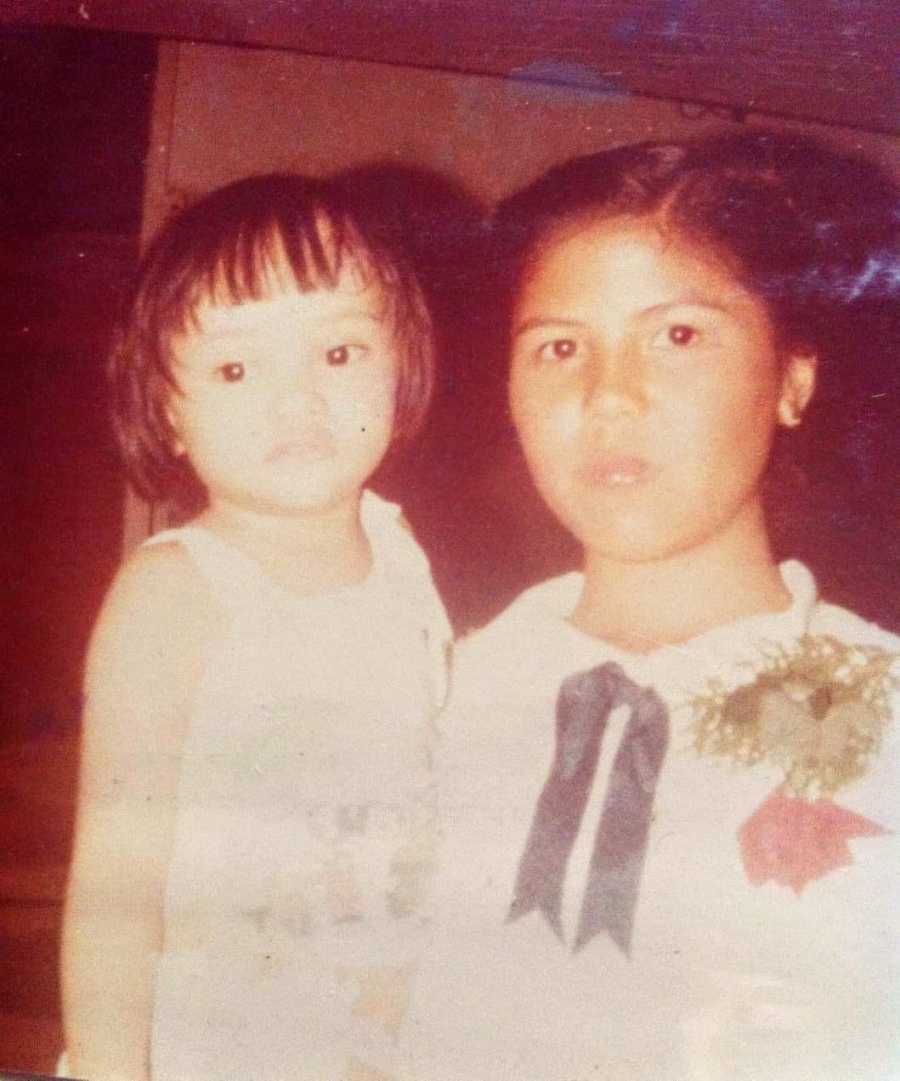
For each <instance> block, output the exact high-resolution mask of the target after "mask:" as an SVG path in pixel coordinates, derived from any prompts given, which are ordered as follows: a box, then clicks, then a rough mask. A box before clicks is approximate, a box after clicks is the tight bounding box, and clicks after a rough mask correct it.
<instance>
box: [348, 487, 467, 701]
mask: <svg viewBox="0 0 900 1081" xmlns="http://www.w3.org/2000/svg"><path fill="white" fill-rule="evenodd" d="M360 515H361V518H362V524H363V528H364V529H365V531H366V535H367V536H368V538H369V543H370V544H371V545H372V555H373V559H374V561H375V570H376V573H378V574H380V575H382V576H383V577H384V578H385V579H386V580H387V582H388V584H389V586H390V588H391V591H392V592H393V593H394V594H395V595H397V596H398V597H400V598H401V599H402V600H404V601H405V602H406V604H408V605H409V608H410V610H411V611H413V612H414V614H415V618H416V619H417V620H419V621H420V622H421V626H422V629H423V631H424V633H425V636H426V639H427V642H428V648H429V654H430V657H431V663H432V674H433V682H434V686H435V697H436V701H437V704H438V705H439V706H440V705H443V703H444V700H445V698H446V695H447V686H448V666H449V654H450V647H451V644H452V641H453V630H452V628H451V626H450V620H449V619H448V618H447V612H446V609H445V608H444V604H443V602H442V600H441V598H440V594H439V593H438V591H437V587H436V586H435V584H434V580H433V578H432V576H431V566H430V564H429V562H428V557H427V556H426V554H425V552H424V551H423V550H422V548H421V547H420V545H419V542H418V541H417V540H416V538H415V535H414V534H413V531H412V529H411V528H410V527H409V525H408V524H407V523H406V520H405V519H404V518H403V514H402V512H401V510H400V507H399V506H397V504H396V503H389V502H388V501H387V500H385V499H382V498H381V497H380V496H377V495H375V493H374V492H371V491H369V490H368V489H366V490H365V491H364V492H363V497H362V504H361V506H360Z"/></svg>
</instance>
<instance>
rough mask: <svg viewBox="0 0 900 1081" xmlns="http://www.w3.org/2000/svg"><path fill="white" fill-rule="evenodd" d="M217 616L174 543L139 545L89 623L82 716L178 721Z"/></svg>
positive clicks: (200, 582) (123, 721) (203, 586)
mask: <svg viewBox="0 0 900 1081" xmlns="http://www.w3.org/2000/svg"><path fill="white" fill-rule="evenodd" d="M220 619H221V613H220V612H219V611H218V607H217V605H216V603H215V602H214V600H213V598H212V597H211V595H210V591H209V589H208V587H207V585H206V583H205V582H204V580H203V578H202V576H201V574H200V573H199V571H198V570H197V568H196V567H195V565H194V563H193V561H192V560H191V558H190V556H189V555H188V553H187V552H186V551H185V550H184V549H183V548H182V547H181V546H180V545H178V544H176V543H171V544H159V545H154V546H153V547H149V548H142V549H139V550H138V551H137V552H136V553H135V554H134V555H133V556H132V557H131V559H129V560H128V562H127V563H126V564H125V565H124V566H123V567H122V569H121V570H120V571H119V573H118V575H117V576H116V579H115V581H114V582H113V584H112V587H111V588H110V591H109V593H108V595H107V597H106V600H105V602H104V605H103V608H102V611H101V613H100V617H99V619H98V621H97V624H96V627H95V629H94V634H93V637H92V641H91V647H90V651H89V655H88V663H87V670H86V673H85V696H86V719H87V721H88V722H89V723H91V724H93V725H95V726H96V725H97V724H98V723H99V724H101V725H106V724H107V723H111V724H115V725H116V726H121V725H123V724H129V725H132V726H134V725H140V724H141V723H150V722H151V721H152V722H153V723H154V724H157V725H164V724H165V723H167V721H172V722H173V723H174V722H175V721H176V720H179V719H180V718H181V715H182V713H183V711H184V709H186V708H187V707H188V706H189V703H190V699H191V697H192V695H193V691H194V687H195V685H196V681H197V678H198V674H199V666H200V658H201V655H202V653H203V650H204V647H205V644H206V642H207V641H208V639H209V637H210V636H211V635H212V634H214V633H215V630H216V627H217V623H218V621H219V620H220Z"/></svg>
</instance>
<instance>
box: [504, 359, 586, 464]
mask: <svg viewBox="0 0 900 1081" xmlns="http://www.w3.org/2000/svg"><path fill="white" fill-rule="evenodd" d="M510 412H511V414H512V418H513V422H514V424H515V427H516V431H517V432H518V435H519V440H520V442H521V443H522V446H523V447H524V448H525V450H526V452H528V453H529V456H530V457H531V456H532V455H533V456H534V460H533V462H532V464H533V465H534V466H535V467H536V468H538V469H547V470H549V471H552V470H553V469H554V467H555V465H556V463H557V460H559V461H560V462H561V460H562V459H563V458H564V457H565V456H566V453H567V448H568V447H569V445H570V444H571V443H572V441H573V440H574V439H575V438H576V436H577V435H578V431H579V427H580V420H581V417H580V409H579V405H578V401H577V398H576V395H575V394H573V393H571V392H567V391H565V390H564V389H562V388H559V387H552V386H548V385H547V384H545V383H538V382H535V381H532V380H528V379H524V378H523V379H519V380H514V381H513V382H512V384H511V385H510Z"/></svg>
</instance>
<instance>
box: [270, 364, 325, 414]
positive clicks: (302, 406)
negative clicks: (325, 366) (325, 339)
mask: <svg viewBox="0 0 900 1081" xmlns="http://www.w3.org/2000/svg"><path fill="white" fill-rule="evenodd" d="M273 397H274V409H275V412H276V414H277V415H278V416H280V417H289V418H290V417H305V416H311V417H321V416H323V415H324V413H325V410H326V403H325V397H324V395H323V393H322V387H321V385H320V380H319V373H318V371H317V369H316V366H315V365H314V364H307V363H303V362H302V361H300V362H297V363H294V364H290V365H285V366H284V370H283V372H282V375H281V378H280V379H279V380H278V383H277V386H276V388H275V393H274V396H273Z"/></svg>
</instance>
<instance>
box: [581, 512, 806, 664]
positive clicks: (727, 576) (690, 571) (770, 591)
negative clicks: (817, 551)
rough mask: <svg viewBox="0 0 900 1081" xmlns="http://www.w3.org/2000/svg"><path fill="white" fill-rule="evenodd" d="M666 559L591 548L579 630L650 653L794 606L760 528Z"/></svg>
mask: <svg viewBox="0 0 900 1081" xmlns="http://www.w3.org/2000/svg"><path fill="white" fill-rule="evenodd" d="M759 524H760V528H759V529H758V530H753V531H751V532H750V534H749V535H748V533H747V531H745V530H741V531H739V532H738V533H737V534H733V535H727V536H724V537H718V538H716V539H715V541H714V542H711V543H709V544H706V545H703V546H699V547H696V548H691V549H690V550H688V551H684V552H678V553H675V554H672V555H670V556H668V557H666V558H664V559H658V560H652V561H648V562H643V563H625V562H619V561H614V560H609V559H605V558H603V557H602V556H599V555H596V554H593V553H591V552H587V553H586V555H585V580H584V588H583V590H582V594H581V597H580V599H579V602H578V605H577V607H576V609H575V611H574V613H573V615H572V622H573V623H574V624H575V626H577V627H578V628H580V629H581V630H583V631H585V632H587V633H588V634H591V635H593V636H595V637H597V638H602V639H603V640H604V641H607V642H610V643H612V644H614V645H617V646H619V647H620V648H623V649H627V650H630V651H632V652H635V653H649V652H650V651H652V650H653V649H656V648H657V647H659V646H663V645H674V644H677V643H679V642H685V641H687V640H688V639H690V638H693V637H694V636H695V635H698V634H702V633H703V632H704V631H708V630H711V629H712V628H714V627H719V626H724V625H725V624H727V623H732V622H734V621H735V620H737V619H742V618H745V617H747V616H751V615H758V614H761V613H764V612H777V611H782V610H784V609H786V608H788V607H789V606H790V603H791V597H790V594H789V593H788V591H787V589H786V588H785V585H784V582H783V581H782V579H781V575H780V573H779V571H778V567H777V565H776V564H775V561H774V559H773V557H772V552H771V549H770V547H769V543H768V539H767V537H766V534H765V530H764V528H763V527H762V522H761V518H760V523H759Z"/></svg>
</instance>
